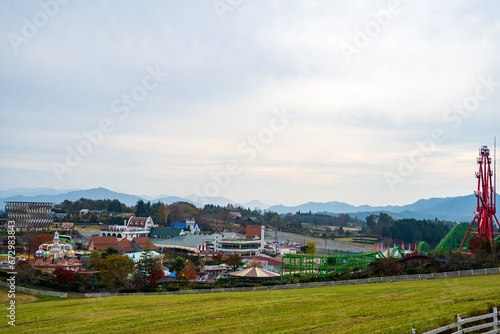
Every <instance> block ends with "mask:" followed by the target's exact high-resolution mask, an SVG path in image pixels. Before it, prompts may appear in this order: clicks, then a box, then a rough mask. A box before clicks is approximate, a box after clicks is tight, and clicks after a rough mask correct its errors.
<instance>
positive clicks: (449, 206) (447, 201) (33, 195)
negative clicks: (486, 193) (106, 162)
mask: <svg viewBox="0 0 500 334" xmlns="http://www.w3.org/2000/svg"><path fill="white" fill-rule="evenodd" d="M80 198H89V199H94V200H96V199H117V200H119V201H120V202H122V203H124V204H126V205H128V206H133V205H135V204H136V203H137V201H138V200H139V199H143V200H145V201H151V202H158V201H161V202H163V203H165V204H167V205H168V204H172V203H174V202H179V201H183V202H189V203H192V204H193V205H195V206H197V207H203V206H204V205H205V204H214V205H222V206H225V205H227V204H232V205H241V206H243V207H245V208H251V209H255V208H258V209H261V210H267V211H274V212H277V213H279V214H285V213H296V212H299V211H300V212H303V213H308V212H311V213H323V214H329V215H338V214H342V213H348V214H349V215H350V216H353V217H354V216H355V217H358V218H360V219H364V218H366V217H367V216H369V215H370V214H379V213H381V212H384V213H387V214H389V215H391V216H392V217H393V218H396V219H401V218H415V219H434V218H437V219H440V220H449V221H470V220H471V219H472V218H473V217H474V210H475V208H476V198H475V196H474V195H468V196H458V197H446V198H431V199H421V200H419V201H417V202H415V203H413V204H408V205H402V206H395V205H388V206H370V205H360V206H354V205H350V204H347V203H343V202H326V203H318V202H309V203H305V204H301V205H297V206H284V205H274V206H269V205H267V204H264V203H262V202H261V201H258V200H254V201H251V202H247V203H243V204H238V203H236V202H234V201H232V200H230V199H228V198H224V197H204V198H201V197H198V196H195V195H191V196H186V197H178V196H168V195H160V196H156V197H151V196H147V195H141V196H136V195H129V194H124V193H118V192H114V191H111V190H108V189H106V188H94V189H87V190H69V189H60V190H57V189H52V188H16V189H9V190H0V208H3V207H4V204H5V203H4V202H6V201H18V202H52V203H55V204H58V203H61V202H63V201H64V200H70V201H76V200H78V199H80ZM497 198H498V195H497Z"/></svg>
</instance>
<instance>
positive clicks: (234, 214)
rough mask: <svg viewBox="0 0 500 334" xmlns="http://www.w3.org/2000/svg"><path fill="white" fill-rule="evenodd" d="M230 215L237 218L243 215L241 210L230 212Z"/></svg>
mask: <svg viewBox="0 0 500 334" xmlns="http://www.w3.org/2000/svg"><path fill="white" fill-rule="evenodd" d="M229 215H230V216H231V217H233V218H235V219H236V218H240V217H241V212H236V211H235V212H229Z"/></svg>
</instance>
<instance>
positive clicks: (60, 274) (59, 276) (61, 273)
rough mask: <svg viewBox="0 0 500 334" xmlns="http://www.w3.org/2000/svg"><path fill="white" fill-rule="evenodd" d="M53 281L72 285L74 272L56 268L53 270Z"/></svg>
mask: <svg viewBox="0 0 500 334" xmlns="http://www.w3.org/2000/svg"><path fill="white" fill-rule="evenodd" d="M54 275H55V276H54V280H55V281H56V282H57V283H61V284H72V283H73V282H74V281H75V272H74V271H73V270H69V269H64V268H63V267H57V268H56V270H54Z"/></svg>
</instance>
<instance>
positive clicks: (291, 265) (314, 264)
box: [281, 223, 500, 278]
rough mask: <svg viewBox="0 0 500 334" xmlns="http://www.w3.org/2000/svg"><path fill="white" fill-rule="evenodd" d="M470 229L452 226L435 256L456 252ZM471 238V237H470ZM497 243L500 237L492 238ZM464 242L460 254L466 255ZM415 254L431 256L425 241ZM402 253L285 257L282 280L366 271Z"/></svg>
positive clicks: (395, 250)
mask: <svg viewBox="0 0 500 334" xmlns="http://www.w3.org/2000/svg"><path fill="white" fill-rule="evenodd" d="M468 228H469V223H460V224H457V225H455V226H454V227H453V228H452V229H451V230H450V231H449V232H448V234H446V236H445V237H444V238H443V239H442V240H441V241H440V242H439V244H438V245H437V247H436V248H435V249H434V252H441V251H444V252H447V251H456V250H458V248H459V247H460V244H461V243H462V241H463V239H464V236H465V234H466V233H467V230H468ZM471 231H472V232H474V231H475V229H472V230H471ZM471 235H472V234H471ZM495 241H496V242H498V241H500V235H499V236H497V237H496V238H495ZM468 244H469V238H467V240H466V242H465V244H464V248H462V251H464V250H465V252H468V249H467V246H468ZM417 251H418V253H421V254H428V253H430V252H431V250H430V248H429V245H427V243H426V242H425V241H422V242H420V243H419V244H418V245H417ZM403 255H404V250H403V249H402V248H401V247H396V248H392V249H391V252H390V253H387V252H371V253H366V254H356V253H351V254H342V253H340V255H308V254H287V255H285V256H284V257H283V258H282V260H281V261H282V263H281V264H282V266H281V276H282V277H284V278H290V277H292V276H294V275H297V274H298V275H300V276H308V277H311V276H326V275H330V274H342V273H350V272H353V271H356V270H359V269H366V267H367V266H368V265H369V264H370V263H372V262H373V261H375V260H376V259H384V258H388V257H402V256H403Z"/></svg>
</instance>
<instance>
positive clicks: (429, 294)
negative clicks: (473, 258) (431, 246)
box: [0, 275, 500, 333]
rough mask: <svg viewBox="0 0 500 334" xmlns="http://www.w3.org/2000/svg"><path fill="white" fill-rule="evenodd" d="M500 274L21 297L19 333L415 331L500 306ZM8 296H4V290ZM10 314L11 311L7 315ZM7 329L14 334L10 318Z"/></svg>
mask: <svg viewBox="0 0 500 334" xmlns="http://www.w3.org/2000/svg"><path fill="white" fill-rule="evenodd" d="M499 283H500V275H489V276H479V277H465V278H454V279H440V280H425V281H413V282H396V283H383V284H365V285H357V286H342V287H327V288H312V289H299V290H288V291H260V292H244V293H224V294H200V295H184V296H127V297H107V298H96V299H70V300H62V299H61V300H46V301H36V300H32V299H30V298H28V299H25V298H19V299H18V308H17V319H16V320H17V322H16V325H17V326H16V328H15V329H16V331H15V332H16V333H44V332H62V333H69V332H71V333H195V332H198V333H410V330H411V328H417V329H419V330H420V332H421V330H422V329H430V328H434V327H439V326H441V325H445V324H449V323H451V322H453V321H454V317H455V315H456V314H457V313H461V314H463V315H464V317H466V316H467V315H468V314H470V313H471V312H477V311H484V313H486V311H487V308H488V305H491V304H496V305H499V304H500V288H499ZM0 293H4V294H5V291H0ZM4 312H6V311H4ZM2 325H3V326H0V328H1V330H3V331H5V330H8V329H7V328H6V327H7V324H6V321H5V320H4V324H2ZM1 330H0V331H1Z"/></svg>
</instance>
